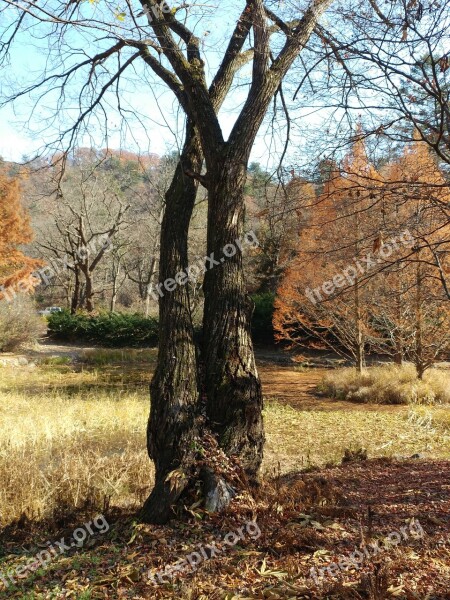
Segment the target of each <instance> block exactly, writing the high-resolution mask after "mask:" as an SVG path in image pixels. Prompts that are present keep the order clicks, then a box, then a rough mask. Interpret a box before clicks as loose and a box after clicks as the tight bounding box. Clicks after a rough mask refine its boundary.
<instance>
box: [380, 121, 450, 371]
mask: <svg viewBox="0 0 450 600" xmlns="http://www.w3.org/2000/svg"><path fill="white" fill-rule="evenodd" d="M414 137H415V140H414V141H413V142H412V143H411V144H409V145H408V146H406V148H405V149H404V152H403V155H402V156H401V157H400V158H399V159H398V160H397V161H395V162H394V163H391V164H389V165H388V166H387V168H386V172H385V180H386V183H385V194H384V198H385V201H386V204H387V206H388V207H389V210H387V216H386V223H385V226H386V228H389V231H390V232H391V233H394V232H397V233H399V232H400V230H401V229H403V230H404V229H405V228H407V229H408V231H409V232H410V234H411V236H412V238H413V239H414V247H413V249H412V252H411V253H409V255H408V256H406V257H403V260H402V261H400V262H399V263H398V264H396V265H394V266H393V268H392V269H390V272H389V273H388V279H387V281H388V282H389V283H391V286H389V285H387V286H385V288H384V289H380V293H379V294H378V299H379V301H378V302H377V307H376V310H375V313H376V314H377V319H379V320H380V321H383V322H384V323H385V324H386V329H387V331H390V332H391V334H392V337H393V339H394V345H395V346H397V348H398V353H400V352H401V353H402V355H403V356H405V357H407V358H409V359H410V360H412V361H413V362H414V364H415V365H416V369H417V374H418V376H419V378H422V376H423V374H424V372H425V370H426V369H428V368H429V367H431V366H432V365H433V364H434V362H435V361H436V359H437V358H438V357H439V356H444V355H445V352H446V351H447V349H448V348H449V345H450V337H449V335H448V331H449V329H450V309H449V307H448V301H446V294H445V288H446V285H447V282H446V276H447V273H448V271H449V266H450V262H449V261H450V222H449V220H448V217H447V207H448V205H449V201H450V193H449V191H448V187H447V185H446V180H445V177H444V175H443V173H442V172H441V170H440V169H439V166H438V164H437V157H436V156H435V155H434V156H433V153H432V150H431V148H430V146H429V145H427V144H426V143H425V142H423V141H421V140H420V137H421V136H420V134H419V133H418V132H416V133H415V136H414ZM386 300H387V301H386ZM398 353H397V354H398Z"/></svg>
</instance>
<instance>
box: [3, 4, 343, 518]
mask: <svg viewBox="0 0 450 600" xmlns="http://www.w3.org/2000/svg"><path fill="white" fill-rule="evenodd" d="M331 1H332V0H315V1H314V2H313V3H311V4H310V5H309V6H308V7H307V8H306V10H305V11H304V13H303V14H302V15H296V17H297V18H296V19H294V21H292V22H286V21H284V20H283V19H282V18H281V17H280V16H278V15H276V14H275V13H274V12H273V11H272V10H270V9H269V8H267V7H265V6H264V4H263V2H262V0H248V1H247V2H246V3H245V6H244V7H243V10H242V12H241V15H240V17H239V19H238V22H237V24H236V27H235V28H234V31H233V32H232V34H231V37H230V40H229V43H228V45H227V48H226V50H225V53H224V55H223V59H222V62H221V64H220V66H219V68H218V70H217V72H216V74H215V76H213V78H212V83H211V85H208V84H207V77H206V71H205V61H204V60H203V58H202V56H201V55H202V48H201V43H200V39H199V38H198V37H197V36H196V35H195V34H194V33H193V31H191V30H190V29H189V27H188V24H189V20H188V21H187V22H185V21H184V20H183V19H181V18H178V12H179V11H178V10H173V11H172V10H170V9H169V7H168V6H167V5H166V4H165V3H160V2H156V1H154V0H148V2H143V3H142V7H143V8H144V15H143V17H145V19H146V24H145V25H144V24H143V25H139V23H142V21H139V20H138V19H140V18H141V15H140V10H139V9H138V6H134V5H131V4H130V5H128V7H127V9H126V12H125V13H123V14H121V15H120V19H119V21H118V22H115V23H113V24H112V23H110V22H106V26H107V27H108V30H109V32H110V33H109V36H116V37H115V40H114V43H113V44H112V45H110V46H109V47H107V48H105V47H102V48H101V49H98V52H97V53H96V54H95V55H94V56H89V57H88V58H87V59H86V61H83V62H77V63H76V64H75V65H74V66H71V67H69V70H68V72H67V73H64V74H62V73H59V74H57V75H56V76H57V79H58V80H60V81H63V84H62V87H61V88H60V89H61V92H62V93H61V100H62V98H63V96H65V93H64V91H65V89H66V86H67V84H68V80H70V79H71V78H75V77H77V78H78V77H79V75H80V73H82V72H83V69H84V70H85V71H86V72H87V73H88V78H87V80H86V81H87V82H88V83H87V85H86V86H85V87H84V88H83V91H82V96H81V97H82V98H85V99H86V100H88V102H87V106H88V108H87V109H86V108H84V106H85V104H84V105H83V103H81V104H82V107H81V108H80V115H79V117H78V118H77V120H76V122H75V124H74V128H72V129H71V132H70V133H69V134H68V137H69V140H73V138H74V135H75V134H74V131H75V130H76V129H77V127H78V126H79V125H80V123H82V122H84V121H85V120H86V119H87V118H88V117H89V116H90V115H91V113H92V112H93V110H94V109H96V108H97V107H99V105H100V107H101V105H102V100H103V97H104V95H105V94H106V92H107V90H108V89H109V88H111V87H112V88H113V89H114V90H115V89H116V88H117V84H118V81H119V79H120V78H121V76H122V75H123V73H124V72H125V71H126V69H127V68H128V67H130V65H133V64H134V63H135V62H136V61H137V60H138V59H143V61H144V63H145V65H146V66H147V67H148V68H149V69H150V70H151V71H153V72H154V74H155V75H156V76H157V77H158V78H160V79H161V80H162V81H163V82H164V83H165V84H166V85H167V86H168V87H169V88H170V89H171V90H172V91H173V93H174V94H175V96H176V98H177V100H178V102H179V103H180V105H181V107H182V108H183V110H184V111H185V114H186V117H187V125H186V141H185V145H184V149H183V151H182V153H181V156H180V162H179V165H178V167H177V171H176V173H175V177H174V179H173V181H172V184H171V186H170V188H169V191H168V194H167V196H166V211H165V215H164V219H163V223H162V233H161V245H160V279H161V280H162V281H166V280H172V278H173V277H174V276H176V275H177V274H178V273H179V272H181V271H182V270H184V269H186V268H187V266H188V265H187V264H186V263H187V256H188V254H187V232H188V226H189V221H190V217H191V214H192V208H193V205H194V202H195V195H196V191H197V186H198V182H201V183H202V185H204V187H206V189H207V190H208V203H209V212H208V240H207V255H208V258H210V259H211V257H214V256H216V257H220V256H222V252H223V250H224V249H229V248H230V247H231V246H232V247H233V248H235V247H236V244H237V242H236V240H238V241H239V240H240V239H242V237H243V234H244V187H245V181H246V175H247V167H248V161H249V156H250V151H251V149H252V146H253V142H254V140H255V137H256V135H257V132H258V130H259V128H260V125H261V123H262V121H263V119H264V117H265V115H266V112H267V110H268V108H269V105H270V103H271V101H272V99H273V97H274V95H275V94H276V93H277V92H278V90H279V88H280V85H281V83H282V81H283V79H284V77H285V75H286V73H287V72H288V70H289V69H290V67H291V66H292V64H293V62H294V61H295V59H296V58H297V57H298V55H299V53H300V52H301V51H302V49H303V48H304V46H305V44H306V43H307V41H308V40H309V38H310V36H311V34H312V32H313V30H314V27H315V26H316V24H317V22H318V19H319V17H320V16H321V14H322V13H323V12H324V10H325V9H326V8H327V7H328V6H329V5H330V4H331ZM106 8H109V6H108V5H107V4H106ZM19 10H20V9H19ZM85 10H87V11H89V8H86V5H85V4H84V3H77V4H76V5H75V6H74V7H72V8H70V10H69V14H68V15H67V16H66V17H65V18H64V19H63V20H61V19H60V17H59V16H58V13H57V11H54V12H53V15H52V19H51V21H52V23H51V25H50V30H51V32H54V27H55V26H56V33H57V34H58V33H59V34H60V36H59V38H58V39H60V40H62V43H61V49H62V52H64V51H65V49H66V48H67V46H64V44H65V43H66V42H68V43H70V42H69V40H68V38H67V36H66V35H65V34H66V32H71V31H72V30H74V29H77V30H78V31H80V30H83V33H84V34H85V35H89V34H90V33H91V30H94V32H95V31H97V33H98V31H103V27H104V25H105V24H104V23H103V24H102V23H100V25H97V23H98V20H97V19H95V20H94V19H93V18H92V17H91V16H86V15H85V13H84V11H85ZM182 10H185V7H184V8H182V9H181V11H182ZM28 17H30V18H31V19H32V20H33V19H35V20H34V21H32V22H34V24H35V26H41V25H42V26H43V27H44V28H45V20H46V19H47V18H48V10H47V9H46V11H45V16H43V14H42V13H41V8H40V6H39V5H38V4H36V5H33V6H32V7H31V12H30V9H28V8H27V18H28ZM72 19H73V20H72ZM121 22H124V25H123V27H122V26H121V25H120V23H121ZM21 25H22V23H21V21H20V20H19V22H18V26H17V29H16V30H15V31H16V35H13V39H17V31H20V29H21ZM30 26H33V25H28V27H30ZM251 30H252V31H253V38H254V48H253V49H250V48H248V50H247V51H243V49H244V45H245V43H246V41H247V38H248V37H249V33H250V31H251ZM51 32H50V33H51ZM274 32H276V33H277V34H278V35H277V36H276V39H277V42H276V43H274V44H273V46H271V44H270V41H271V36H272V33H274ZM97 33H94V35H93V36H92V35H91V39H92V41H93V43H96V44H97V46H96V47H97V48H98V42H97V39H98V38H96V35H97ZM281 36H284V41H282V42H281V45H280V43H279V42H278V40H280V37H281ZM99 37H100V38H101V39H102V40H105V37H104V35H103V33H101V34H100V36H99ZM4 39H5V40H9V41H6V45H5V46H4V47H3V50H4V52H8V51H9V48H10V45H11V43H12V42H11V39H10V38H9V34H8V32H6V33H5V35H4ZM69 47H70V46H69ZM75 53H76V50H75V49H74V54H75ZM110 58H111V59H112V60H115V59H118V60H119V66H118V67H117V68H115V70H114V72H112V75H111V76H110V77H109V76H106V78H105V75H104V73H106V72H107V69H106V70H105V64H106V63H107V62H108V60H109V59H110ZM251 59H252V60H253V66H252V80H251V83H250V85H249V92H248V96H247V99H246V101H245V102H244V105H243V108H242V110H241V111H240V112H239V114H238V116H237V119H236V122H235V125H234V127H233V129H232V131H231V134H230V136H229V138H228V140H225V139H224V137H223V133H222V129H221V125H220V122H219V119H218V116H217V112H218V110H219V108H220V106H221V105H222V103H223V101H224V99H225V97H226V94H227V92H228V90H229V89H230V86H231V84H232V81H233V76H234V74H235V72H236V71H237V70H238V68H239V67H240V66H241V65H242V64H245V62H248V61H249V60H251ZM63 62H64V61H63ZM71 62H72V61H71ZM100 69H101V70H102V76H100V77H98V78H96V77H93V73H95V74H97V73H98V71H99V70H100ZM50 80H53V77H50V79H49V78H47V77H45V76H44V77H43V78H42V80H41V85H46V84H47V83H48V82H49V81H50ZM99 82H101V83H99ZM96 84H98V85H99V89H98V88H95V86H96ZM38 87H39V85H38ZM34 89H36V87H34ZM83 92H86V93H87V94H88V98H86V96H83ZM91 94H92V95H91ZM16 97H17V94H16ZM119 104H120V101H119ZM63 137H64V136H63ZM203 157H204V160H205V169H206V173H204V174H202V162H203ZM227 258H228V260H226V261H224V262H223V264H221V265H219V266H218V265H215V268H213V269H209V270H207V272H206V275H205V283H204V293H205V309H204V327H203V329H204V345H203V348H202V350H203V352H202V358H203V364H201V365H200V364H199V363H198V360H197V352H196V348H195V344H194V339H193V327H192V318H191V311H190V304H189V297H188V294H187V288H186V287H185V286H183V285H178V286H176V288H175V289H174V290H172V291H171V292H170V293H167V294H164V296H163V297H162V298H161V301H160V352H159V358H158V365H157V369H156V373H155V377H154V380H153V382H152V403H151V414H150V420H149V428H148V449H149V454H150V456H151V457H152V458H153V460H154V462H155V467H156V482H155V488H154V490H153V492H152V495H151V496H150V498H149V500H148V502H147V503H146V505H145V507H144V512H143V516H144V518H145V519H146V520H153V521H159V522H161V521H164V520H166V519H167V518H168V516H169V515H170V514H171V513H170V511H171V505H172V504H173V503H174V502H175V501H176V500H177V499H178V498H179V496H180V495H181V493H182V492H183V491H184V490H185V489H186V488H187V487H188V486H191V485H192V484H193V482H195V481H196V479H198V469H197V465H198V452H196V451H195V450H194V448H196V447H198V444H197V445H196V444H193V443H192V442H193V440H195V439H196V438H197V437H198V435H197V434H198V432H199V431H200V438H202V437H203V438H204V439H210V437H209V436H210V434H212V436H213V437H214V439H216V440H217V442H218V444H219V446H220V447H221V449H222V450H223V451H224V452H225V454H226V455H228V456H231V455H236V456H237V457H238V458H239V460H240V462H241V465H242V467H243V469H244V471H245V472H246V474H247V476H248V477H249V479H250V480H251V481H256V478H257V474H258V470H259V467H260V464H261V460H262V450H263V443H264V433H263V424H262V392H261V384H260V380H259V376H258V373H257V370H256V365H255V359H254V353H253V347H252V342H251V337H250V322H251V312H252V306H251V302H250V301H249V299H248V297H247V294H246V289H245V279H244V273H243V265H242V252H241V249H240V248H237V250H236V252H235V254H234V255H230V256H229V257H227ZM212 260H215V259H212ZM206 267H207V265H205V268H206ZM174 357H175V358H174ZM199 372H201V373H202V374H204V381H202V382H201V381H200V378H199ZM201 389H203V390H204V392H205V394H206V400H205V404H206V406H205V412H206V417H207V423H206V426H204V427H201V428H200V430H199V424H200V423H201V420H199V417H200V415H201V413H202V410H201V406H200V403H199V402H198V400H199V392H200V390H201ZM211 464H212V463H211ZM216 475H217V476H216ZM202 479H203V481H204V483H205V484H206V496H207V497H211V495H210V493H211V494H212V495H213V496H214V493H215V492H217V491H219V490H224V489H225V483H224V480H223V479H224V478H223V476H218V474H215V473H214V471H213V470H211V469H210V468H209V469H206V470H205V469H204V472H203V476H202ZM180 482H181V483H180ZM208 488H210V489H208ZM219 495H220V494H216V496H215V497H216V498H218V497H219ZM227 496H228V497H225V498H223V497H222V498H221V499H220V501H219V500H217V501H213V502H211V503H210V504H209V506H212V507H215V508H218V507H219V506H223V505H224V503H225V504H226V502H227V501H229V497H230V494H228V495H227Z"/></svg>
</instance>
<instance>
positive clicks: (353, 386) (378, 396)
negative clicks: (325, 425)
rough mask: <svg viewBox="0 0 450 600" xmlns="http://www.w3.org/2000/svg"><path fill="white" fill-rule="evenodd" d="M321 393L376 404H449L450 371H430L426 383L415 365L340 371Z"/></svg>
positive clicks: (323, 383) (323, 386) (332, 376)
mask: <svg viewBox="0 0 450 600" xmlns="http://www.w3.org/2000/svg"><path fill="white" fill-rule="evenodd" d="M320 390H321V392H322V393H324V394H325V395H327V396H331V397H332V398H337V399H339V400H349V401H352V402H361V403H364V402H374V403H377V404H439V403H440V404H448V403H450V371H446V370H444V369H430V370H429V371H427V372H426V373H425V375H424V379H423V381H420V380H419V379H417V375H416V371H415V368H414V366H413V365H405V366H403V367H398V366H396V365H383V366H380V367H369V368H367V369H365V370H364V371H363V372H362V373H358V372H357V371H356V369H353V368H348V369H340V370H338V371H335V372H333V373H330V374H329V375H327V376H326V377H325V378H324V380H323V382H322V384H321V386H320Z"/></svg>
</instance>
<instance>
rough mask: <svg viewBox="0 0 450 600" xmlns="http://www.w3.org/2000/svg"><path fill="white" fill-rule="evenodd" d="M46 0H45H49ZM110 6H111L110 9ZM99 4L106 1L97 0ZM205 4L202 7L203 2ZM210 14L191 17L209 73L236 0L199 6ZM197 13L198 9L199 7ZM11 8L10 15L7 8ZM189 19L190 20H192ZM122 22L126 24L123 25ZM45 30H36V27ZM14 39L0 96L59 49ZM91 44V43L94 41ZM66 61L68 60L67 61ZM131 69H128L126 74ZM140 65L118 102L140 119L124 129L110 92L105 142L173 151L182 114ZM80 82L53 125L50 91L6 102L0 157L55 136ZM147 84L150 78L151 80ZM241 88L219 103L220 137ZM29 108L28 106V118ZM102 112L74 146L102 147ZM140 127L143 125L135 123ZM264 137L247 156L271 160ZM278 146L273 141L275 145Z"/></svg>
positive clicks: (0, 117)
mask: <svg viewBox="0 0 450 600" xmlns="http://www.w3.org/2000/svg"><path fill="white" fill-rule="evenodd" d="M49 1H50V0H49ZM116 5H117V3H116V4H115V5H114V6H116ZM104 6H108V5H106V4H104ZM109 6H111V5H109ZM204 6H205V4H203V5H202V7H204ZM206 6H207V10H208V12H209V15H208V16H206V17H203V18H202V19H197V20H196V22H195V28H196V32H197V34H198V35H199V36H200V37H201V39H202V45H203V48H204V51H205V57H206V60H207V64H208V66H209V68H210V71H211V72H214V71H215V69H216V67H217V64H218V60H219V59H220V57H221V54H222V48H223V39H224V36H226V33H227V31H228V30H230V29H231V28H232V27H234V24H235V22H236V19H237V16H238V15H239V10H238V9H239V8H240V7H242V2H237V0H227V1H226V2H222V3H221V4H217V5H214V4H210V5H206ZM99 7H100V3H99V4H97V5H88V4H87V5H86V8H87V10H93V11H94V15H95V11H97V10H100V8H99ZM7 10H9V11H11V12H10V13H5V11H4V12H3V13H2V15H1V16H2V21H3V26H4V25H5V24H6V21H7V19H5V15H6V17H10V18H12V17H13V16H16V15H17V14H18V9H16V8H13V7H9V8H8V9H7ZM202 10H204V8H202ZM12 11H14V12H12ZM191 18H193V17H191ZM124 26H125V27H126V24H125V25H124ZM43 31H44V28H41V32H43ZM18 41H19V43H18V44H17V45H16V46H14V47H13V49H12V52H11V60H10V64H9V66H8V67H7V68H4V69H3V72H2V80H1V82H0V96H1V97H3V96H4V95H5V94H7V93H8V91H11V90H17V89H21V88H22V87H23V86H26V85H29V84H30V83H32V82H33V81H34V80H36V78H37V77H38V76H39V73H41V72H42V70H43V68H44V67H45V65H46V64H48V63H47V61H49V60H50V61H53V62H54V63H55V64H56V63H57V62H58V60H59V58H58V56H59V54H58V52H57V49H56V48H55V47H54V46H52V44H51V40H50V41H49V40H46V39H39V40H33V39H32V38H31V37H30V34H29V33H27V34H22V35H21V37H20V38H19V39H18ZM70 41H71V45H72V46H75V47H77V48H80V50H83V48H88V50H87V53H88V54H94V53H95V51H96V47H98V44H96V45H94V44H95V42H94V40H93V39H92V37H91V38H90V37H89V36H86V35H84V34H74V35H72V36H71V40H70ZM93 42H94V43H93ZM66 66H67V65H66ZM250 68H251V67H250V66H247V67H244V68H243V70H242V73H241V75H242V78H241V80H242V79H243V78H244V77H245V75H248V74H249V73H250ZM130 73H131V72H130ZM143 74H144V71H143V69H142V66H138V68H137V69H136V72H135V73H133V74H132V79H131V80H130V81H129V82H128V83H127V84H126V85H124V88H123V94H122V95H121V103H123V107H124V108H125V109H129V110H130V112H131V110H137V111H138V113H139V119H140V121H141V122H139V121H137V120H136V119H134V118H133V119H131V120H130V121H129V126H128V127H126V126H125V130H124V123H125V122H124V120H123V119H122V118H121V116H120V115H119V113H118V111H117V110H116V108H115V106H114V105H113V104H114V103H115V102H116V99H115V98H113V97H112V96H111V98H110V100H111V104H110V106H109V108H107V118H108V129H109V133H108V144H109V146H110V147H111V148H119V147H122V148H125V149H127V150H132V151H141V152H155V153H157V154H163V153H165V152H167V151H171V150H174V149H176V148H177V146H178V144H179V143H180V141H181V140H182V130H183V122H184V117H183V114H182V111H181V110H180V109H179V107H178V105H177V102H176V101H175V100H174V97H173V95H172V93H171V92H170V91H167V90H166V89H165V87H164V86H163V85H161V84H159V83H156V85H155V83H154V82H153V83H151V82H149V81H147V82H146V81H145V78H144V77H143ZM81 81H84V79H82V78H81V77H80V79H78V80H76V81H74V82H73V84H72V86H70V87H69V88H68V90H67V92H68V93H67V99H66V101H65V102H64V111H61V112H60V113H59V117H60V118H59V119H58V120H59V122H55V120H54V116H55V106H56V96H55V94H50V95H49V96H48V97H46V98H44V100H43V101H40V103H39V104H37V105H36V104H35V100H36V95H35V94H34V96H29V97H25V98H21V99H19V100H17V101H16V102H15V103H14V104H13V105H9V106H7V107H4V108H3V109H0V155H1V156H3V158H5V159H7V160H15V161H20V160H21V159H22V157H23V156H24V155H27V156H28V157H31V156H32V155H34V154H35V153H36V152H38V151H39V150H41V149H42V148H43V146H44V145H45V144H46V143H48V142H51V141H52V140H54V139H55V137H57V134H58V130H59V129H61V127H62V128H65V127H67V124H68V123H69V121H70V119H71V117H73V116H74V115H76V114H77V110H75V106H76V105H75V100H74V98H71V97H70V96H71V95H73V94H75V93H76V92H77V90H78V89H79V86H80V84H81ZM153 81H154V80H153ZM245 95H246V90H245V88H244V87H240V88H238V89H237V90H236V91H235V92H234V93H233V94H232V96H231V97H230V99H229V100H228V101H227V103H226V104H225V105H224V107H223V110H222V111H221V117H220V118H221V123H222V127H223V131H224V134H225V136H227V135H228V133H229V131H230V130H231V127H232V125H233V123H234V120H235V118H236V109H237V106H238V105H239V103H240V102H242V101H243V100H244V99H245ZM32 106H35V108H34V113H33V115H32V116H30V115H31V109H32ZM102 119H104V115H101V116H100V117H99V119H97V120H93V121H92V122H91V123H90V124H89V127H88V129H87V131H86V132H85V133H84V134H83V135H81V136H80V138H79V140H78V142H77V145H79V146H94V147H104V146H105V145H106V142H105V139H104V126H103V125H104V123H103V122H102ZM141 123H142V124H143V125H142V124H141ZM268 145H269V141H268V140H267V139H266V137H265V135H264V130H262V132H261V135H260V136H259V139H258V140H257V143H256V144H255V149H254V153H253V156H252V158H253V160H258V161H261V162H262V163H263V164H270V163H271V162H272V157H271V155H270V152H268ZM281 146H282V143H281V139H280V143H279V147H280V148H281Z"/></svg>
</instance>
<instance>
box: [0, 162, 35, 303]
mask: <svg viewBox="0 0 450 600" xmlns="http://www.w3.org/2000/svg"><path fill="white" fill-rule="evenodd" d="M32 238H33V232H32V229H31V226H30V220H29V217H28V215H27V213H26V211H25V209H24V208H23V206H22V204H21V199H20V184H19V181H18V179H13V178H11V177H8V176H7V175H5V174H4V173H0V299H2V298H4V297H7V298H9V297H10V296H14V295H15V294H16V292H17V291H20V292H27V291H32V290H33V289H34V286H35V285H36V284H37V283H38V279H37V278H33V277H32V273H33V271H34V270H35V269H37V268H39V267H40V266H42V264H43V263H42V262H41V261H39V260H35V259H33V258H30V257H28V256H26V255H25V254H24V253H23V252H22V250H21V249H20V246H21V245H23V244H28V243H30V242H31V240H32Z"/></svg>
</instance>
